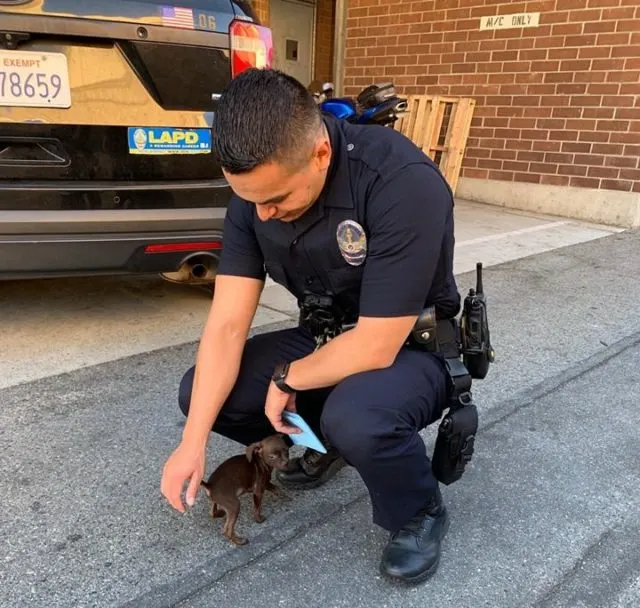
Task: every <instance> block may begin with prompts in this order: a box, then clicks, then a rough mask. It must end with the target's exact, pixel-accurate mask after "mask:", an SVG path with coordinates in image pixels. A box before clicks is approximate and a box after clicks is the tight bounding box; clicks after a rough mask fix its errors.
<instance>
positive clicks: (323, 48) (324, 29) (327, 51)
mask: <svg viewBox="0 0 640 608" xmlns="http://www.w3.org/2000/svg"><path fill="white" fill-rule="evenodd" d="M334 19H335V0H317V5H316V54H315V58H316V61H315V66H314V75H313V77H314V79H316V80H319V81H320V82H327V81H330V80H332V79H333V23H334Z"/></svg>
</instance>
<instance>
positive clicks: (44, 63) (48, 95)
mask: <svg viewBox="0 0 640 608" xmlns="http://www.w3.org/2000/svg"><path fill="white" fill-rule="evenodd" d="M0 106H28V107H35V108H69V107H71V87H70V85H69V66H68V64H67V58H66V56H65V55H64V54H63V53H39V52H37V51H36V52H34V51H4V50H0Z"/></svg>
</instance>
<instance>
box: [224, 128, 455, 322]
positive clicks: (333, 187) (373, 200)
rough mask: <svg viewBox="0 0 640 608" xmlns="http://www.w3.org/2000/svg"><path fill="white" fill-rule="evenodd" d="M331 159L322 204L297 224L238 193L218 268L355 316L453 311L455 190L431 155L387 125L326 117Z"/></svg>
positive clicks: (229, 211) (444, 314)
mask: <svg viewBox="0 0 640 608" xmlns="http://www.w3.org/2000/svg"><path fill="white" fill-rule="evenodd" d="M325 123H326V125H327V128H328V131H329V136H330V139H331V147H332V159H331V164H330V167H329V171H328V174H327V181H326V184H325V187H324V189H323V191H322V193H321V195H320V197H319V198H318V200H317V201H316V203H315V204H314V205H313V206H312V207H311V208H310V209H309V210H308V211H307V212H306V213H305V215H303V216H302V217H301V218H299V219H298V220H296V221H295V222H291V223H286V222H280V221H278V220H269V221H266V222H262V221H261V220H260V219H258V216H257V214H256V209H255V205H254V204H253V203H249V202H246V201H243V200H242V199H240V198H239V197H237V196H233V197H232V199H231V200H230V202H229V206H228V209H227V215H226V218H225V224H224V236H223V251H222V255H221V260H220V265H219V268H218V274H221V275H223V274H228V275H229V274H230V275H239V276H246V277H254V278H257V279H263V278H264V277H265V271H266V272H267V273H268V274H269V275H270V276H271V277H272V278H273V280H274V281H275V282H276V283H279V284H281V285H283V286H284V287H285V288H287V289H288V290H289V291H290V292H291V293H292V294H293V295H294V296H295V297H296V298H298V299H300V298H302V297H303V295H304V292H305V291H310V292H313V293H316V294H326V293H332V294H334V297H335V298H337V301H338V303H339V304H340V305H341V307H342V308H343V310H344V311H345V312H346V314H347V316H348V318H349V319H351V320H353V321H355V320H356V319H357V318H358V316H371V317H393V316H401V315H418V314H420V312H422V310H423V308H424V307H425V306H427V305H432V304H433V305H435V307H436V314H437V316H438V317H439V318H448V317H453V316H455V315H456V314H457V313H458V312H459V310H460V295H459V293H458V290H457V287H456V282H455V278H454V276H453V247H454V235H453V196H452V193H451V190H450V188H449V186H448V184H447V183H446V181H445V180H444V179H443V177H442V175H441V174H440V172H439V170H438V168H437V166H436V165H435V164H434V163H433V162H432V161H431V159H430V158H429V157H428V156H427V155H426V154H424V153H423V152H422V151H421V150H420V149H419V148H418V147H417V146H415V145H414V144H413V143H412V142H411V141H410V140H409V139H408V138H406V137H405V136H403V135H402V134H400V133H399V132H397V131H394V130H393V129H390V128H388V127H378V126H372V125H364V126H359V125H351V124H349V123H346V122H344V121H339V120H337V119H335V118H334V117H332V116H325Z"/></svg>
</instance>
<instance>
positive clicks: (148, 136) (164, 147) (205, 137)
mask: <svg viewBox="0 0 640 608" xmlns="http://www.w3.org/2000/svg"><path fill="white" fill-rule="evenodd" d="M128 139H129V153H130V154H210V153H211V131H210V130H209V129H172V128H166V127H129V132H128Z"/></svg>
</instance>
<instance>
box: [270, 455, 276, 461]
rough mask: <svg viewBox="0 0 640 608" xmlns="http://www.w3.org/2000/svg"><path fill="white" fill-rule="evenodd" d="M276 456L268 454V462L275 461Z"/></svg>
mask: <svg viewBox="0 0 640 608" xmlns="http://www.w3.org/2000/svg"><path fill="white" fill-rule="evenodd" d="M276 458H277V456H276V455H275V454H269V460H275V459H276Z"/></svg>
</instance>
